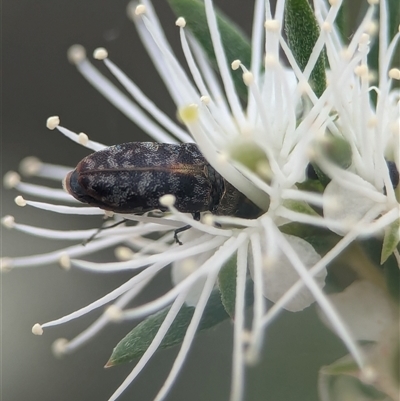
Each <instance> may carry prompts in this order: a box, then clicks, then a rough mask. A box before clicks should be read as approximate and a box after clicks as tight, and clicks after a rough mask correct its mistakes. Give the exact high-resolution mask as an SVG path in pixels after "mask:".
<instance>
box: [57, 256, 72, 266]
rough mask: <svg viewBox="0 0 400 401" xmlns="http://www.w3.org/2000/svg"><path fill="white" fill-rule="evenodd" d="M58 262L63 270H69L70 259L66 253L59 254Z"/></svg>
mask: <svg viewBox="0 0 400 401" xmlns="http://www.w3.org/2000/svg"><path fill="white" fill-rule="evenodd" d="M58 263H59V264H60V266H61V267H62V268H63V269H64V270H69V269H70V268H71V259H70V257H69V255H68V254H67V253H63V254H62V255H61V256H60V258H59V259H58Z"/></svg>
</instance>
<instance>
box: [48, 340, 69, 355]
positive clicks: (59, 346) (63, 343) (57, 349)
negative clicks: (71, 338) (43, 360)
mask: <svg viewBox="0 0 400 401" xmlns="http://www.w3.org/2000/svg"><path fill="white" fill-rule="evenodd" d="M67 344H68V340H67V339H66V338H59V339H57V340H56V341H54V343H53V344H52V346H51V350H52V351H53V355H54V356H56V357H57V358H61V357H62V356H63V355H65V350H66V348H67Z"/></svg>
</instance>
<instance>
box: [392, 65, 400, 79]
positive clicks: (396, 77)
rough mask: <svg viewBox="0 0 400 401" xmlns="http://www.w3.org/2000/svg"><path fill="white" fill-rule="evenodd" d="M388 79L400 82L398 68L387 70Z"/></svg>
mask: <svg viewBox="0 0 400 401" xmlns="http://www.w3.org/2000/svg"><path fill="white" fill-rule="evenodd" d="M389 78H391V79H397V80H400V70H399V69H398V68H392V69H391V70H389Z"/></svg>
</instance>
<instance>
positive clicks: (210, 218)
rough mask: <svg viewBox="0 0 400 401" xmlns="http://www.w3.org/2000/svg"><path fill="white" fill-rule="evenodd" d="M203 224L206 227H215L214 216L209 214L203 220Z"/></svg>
mask: <svg viewBox="0 0 400 401" xmlns="http://www.w3.org/2000/svg"><path fill="white" fill-rule="evenodd" d="M201 222H202V223H203V224H205V225H206V226H213V225H214V216H213V215H212V214H210V213H207V214H206V215H204V216H203V217H202V218H201Z"/></svg>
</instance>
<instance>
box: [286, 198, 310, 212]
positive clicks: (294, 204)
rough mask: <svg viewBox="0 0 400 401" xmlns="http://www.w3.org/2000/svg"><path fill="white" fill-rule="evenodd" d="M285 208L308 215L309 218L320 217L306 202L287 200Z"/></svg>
mask: <svg viewBox="0 0 400 401" xmlns="http://www.w3.org/2000/svg"><path fill="white" fill-rule="evenodd" d="M283 206H284V207H286V208H287V209H289V210H293V211H294V212H297V213H302V214H308V215H309V216H318V213H317V212H316V211H315V210H314V209H313V208H312V207H311V206H310V205H309V204H308V203H306V202H304V201H296V200H292V199H286V200H284V201H283Z"/></svg>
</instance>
